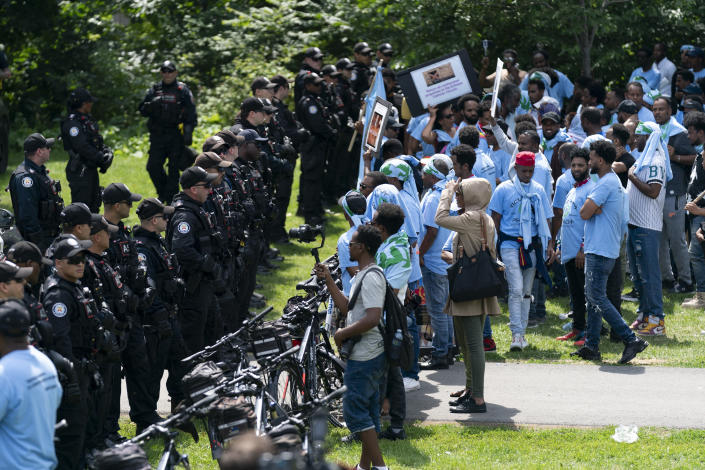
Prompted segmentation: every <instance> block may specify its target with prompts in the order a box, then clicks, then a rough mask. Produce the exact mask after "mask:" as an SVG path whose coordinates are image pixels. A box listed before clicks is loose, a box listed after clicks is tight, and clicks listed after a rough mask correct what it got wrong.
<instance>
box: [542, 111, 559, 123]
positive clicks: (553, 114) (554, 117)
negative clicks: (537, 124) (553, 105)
mask: <svg viewBox="0 0 705 470" xmlns="http://www.w3.org/2000/svg"><path fill="white" fill-rule="evenodd" d="M546 120H548V121H553V122H555V123H556V124H560V122H561V117H560V116H559V115H558V113H557V112H555V111H549V112H547V113H545V114H544V115H543V116H541V122H543V121H546Z"/></svg>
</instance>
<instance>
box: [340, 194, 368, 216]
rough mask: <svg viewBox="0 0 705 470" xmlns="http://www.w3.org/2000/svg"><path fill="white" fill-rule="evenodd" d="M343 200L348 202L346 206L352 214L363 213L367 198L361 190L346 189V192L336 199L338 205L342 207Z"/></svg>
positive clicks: (365, 208)
mask: <svg viewBox="0 0 705 470" xmlns="http://www.w3.org/2000/svg"><path fill="white" fill-rule="evenodd" d="M343 200H345V202H346V203H347V204H348V207H349V208H350V210H351V211H352V213H353V214H356V215H363V214H364V213H365V211H366V210H367V199H366V198H365V196H363V194H362V193H361V192H358V191H348V193H347V194H345V195H344V196H341V197H340V199H339V200H338V205H339V206H340V207H343Z"/></svg>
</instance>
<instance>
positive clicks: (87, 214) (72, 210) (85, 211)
mask: <svg viewBox="0 0 705 470" xmlns="http://www.w3.org/2000/svg"><path fill="white" fill-rule="evenodd" d="M59 217H60V220H61V223H62V224H66V225H71V226H75V225H81V224H91V223H93V222H95V221H97V220H100V218H101V215H100V214H91V210H90V209H89V208H88V206H87V205H86V204H84V203H83V202H72V203H71V204H69V205H68V206H66V207H64V210H62V211H61V215H60V216H59Z"/></svg>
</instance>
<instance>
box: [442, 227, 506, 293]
mask: <svg viewBox="0 0 705 470" xmlns="http://www.w3.org/2000/svg"><path fill="white" fill-rule="evenodd" d="M480 223H481V226H482V229H481V230H482V248H480V251H478V252H477V253H475V254H474V255H473V256H467V255H466V254H465V251H464V250H463V247H462V245H461V246H460V251H461V253H460V258H459V259H458V260H457V261H456V262H455V263H453V264H452V265H451V266H450V268H448V287H449V291H450V298H451V300H452V301H453V302H467V301H469V300H478V299H484V298H486V297H496V296H501V295H503V294H504V290H505V287H504V286H505V280H504V267H503V266H502V265H501V264H499V263H498V262H497V261H496V260H494V259H492V256H491V255H490V250H489V249H488V248H487V240H486V239H485V217H484V215H483V216H482V218H481V219H480Z"/></svg>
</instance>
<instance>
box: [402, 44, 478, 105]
mask: <svg viewBox="0 0 705 470" xmlns="http://www.w3.org/2000/svg"><path fill="white" fill-rule="evenodd" d="M397 82H398V83H399V85H400V86H401V89H402V90H403V91H404V96H405V97H406V102H407V103H408V105H409V110H410V111H411V115H412V116H419V115H421V114H424V113H425V112H426V110H427V109H428V107H429V106H435V105H437V104H440V103H443V102H445V101H449V100H453V99H456V98H459V97H461V96H463V95H466V94H468V93H474V94H476V95H477V96H478V97H480V98H482V94H483V90H482V88H481V87H480V83H479V82H478V81H477V74H476V73H475V69H474V68H473V67H472V63H471V62H470V56H469V55H468V52H467V51H466V50H465V49H461V50H459V51H457V52H453V53H452V54H448V55H444V56H442V57H437V58H435V59H433V60H431V61H429V62H426V63H423V64H421V65H417V66H415V67H411V68H409V69H406V70H402V71H401V72H399V73H397Z"/></svg>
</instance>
